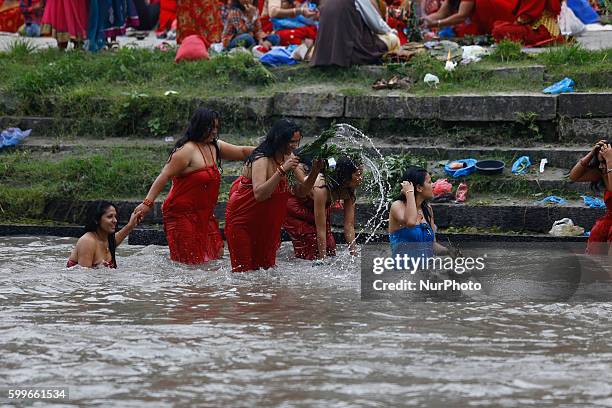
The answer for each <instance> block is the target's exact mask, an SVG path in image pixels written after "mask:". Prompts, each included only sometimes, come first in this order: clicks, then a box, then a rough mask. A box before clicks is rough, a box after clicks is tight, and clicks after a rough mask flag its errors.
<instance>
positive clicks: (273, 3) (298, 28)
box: [261, 0, 319, 46]
mask: <svg viewBox="0 0 612 408" xmlns="http://www.w3.org/2000/svg"><path fill="white" fill-rule="evenodd" d="M261 12H262V13H261V25H262V27H263V30H264V31H265V32H271V31H274V32H275V33H276V34H277V35H278V36H279V38H280V45H292V44H293V45H300V44H302V43H306V45H307V46H311V45H312V44H313V43H314V40H315V39H316V38H317V26H316V25H315V23H314V20H318V19H319V12H318V10H316V9H314V10H313V9H311V8H309V2H308V1H303V2H300V1H299V0H266V1H265V2H264V3H263V8H262V10H261ZM288 25H291V27H288Z"/></svg>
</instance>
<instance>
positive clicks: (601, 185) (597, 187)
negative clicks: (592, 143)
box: [588, 140, 612, 192]
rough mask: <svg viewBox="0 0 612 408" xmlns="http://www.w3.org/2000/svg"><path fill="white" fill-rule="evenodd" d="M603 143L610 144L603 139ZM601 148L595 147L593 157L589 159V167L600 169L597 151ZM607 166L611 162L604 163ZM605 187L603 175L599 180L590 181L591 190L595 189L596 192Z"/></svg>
mask: <svg viewBox="0 0 612 408" xmlns="http://www.w3.org/2000/svg"><path fill="white" fill-rule="evenodd" d="M604 144H611V143H610V142H609V141H608V140H604ZM600 150H601V148H600V147H598V148H597V149H595V151H594V154H593V158H592V159H591V162H590V163H589V166H588V167H589V168H590V169H597V171H600V169H599V166H600V164H601V162H600V161H599V151H600ZM606 164H607V165H608V166H610V165H612V163H606ZM605 188H606V183H605V182H604V180H603V177H602V178H601V180H599V181H593V182H591V190H593V191H596V192H600V191H601V190H602V189H605Z"/></svg>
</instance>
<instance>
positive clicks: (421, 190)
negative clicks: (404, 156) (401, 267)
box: [389, 166, 449, 258]
mask: <svg viewBox="0 0 612 408" xmlns="http://www.w3.org/2000/svg"><path fill="white" fill-rule="evenodd" d="M433 196H434V195H433V187H432V183H431V176H430V175H429V173H427V170H425V169H424V168H422V167H416V166H415V167H409V168H408V169H407V170H406V172H405V173H404V175H403V177H402V191H401V193H400V196H399V197H398V198H397V200H395V201H394V202H393V204H391V210H390V211H389V241H390V242H391V251H392V252H393V256H394V257H395V255H397V254H408V255H409V256H411V257H422V256H424V257H425V258H430V257H433V256H434V255H448V253H449V251H448V249H447V248H445V247H443V246H442V245H440V244H438V243H437V242H436V237H435V230H436V225H435V223H434V216H433V210H432V208H431V205H430V204H429V200H431V199H432V198H433Z"/></svg>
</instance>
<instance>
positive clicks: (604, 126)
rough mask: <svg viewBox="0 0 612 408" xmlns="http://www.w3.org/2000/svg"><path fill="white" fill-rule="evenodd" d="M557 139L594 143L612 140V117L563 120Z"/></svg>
mask: <svg viewBox="0 0 612 408" xmlns="http://www.w3.org/2000/svg"><path fill="white" fill-rule="evenodd" d="M559 138H560V140H561V141H563V142H584V143H594V142H595V141H597V140H601V139H608V140H610V139H612V117H611V118H601V119H569V120H568V119H564V120H562V121H561V122H560V124H559Z"/></svg>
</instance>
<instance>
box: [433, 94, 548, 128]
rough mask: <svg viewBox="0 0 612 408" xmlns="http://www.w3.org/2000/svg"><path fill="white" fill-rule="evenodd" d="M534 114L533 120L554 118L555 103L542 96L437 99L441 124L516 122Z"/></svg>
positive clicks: (475, 96) (474, 96)
mask: <svg viewBox="0 0 612 408" xmlns="http://www.w3.org/2000/svg"><path fill="white" fill-rule="evenodd" d="M528 113H535V114H536V115H537V116H536V119H537V120H540V121H541V120H551V119H554V118H555V117H556V115H557V99H556V97H555V96H546V95H486V96H483V95H457V96H441V97H440V119H442V120H444V121H449V122H450V121H468V122H473V121H516V120H517V119H519V118H520V116H521V114H528Z"/></svg>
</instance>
